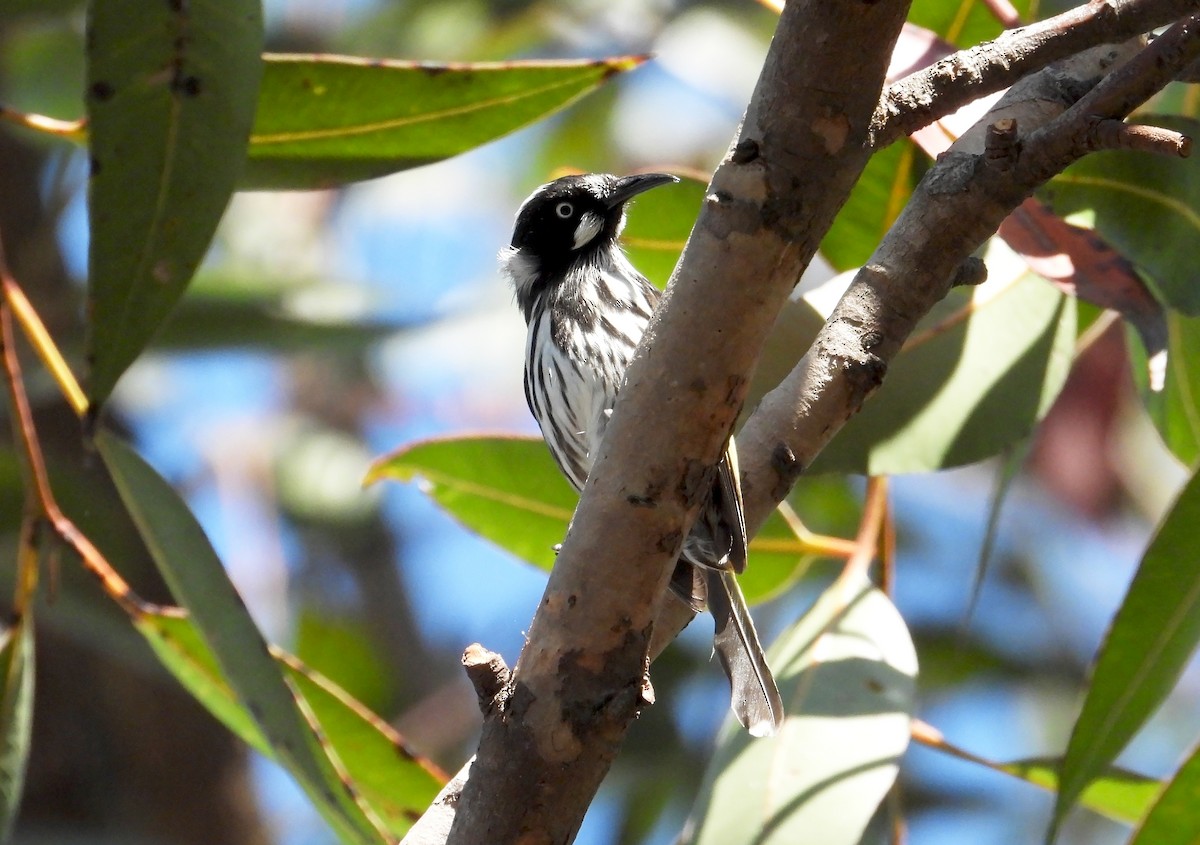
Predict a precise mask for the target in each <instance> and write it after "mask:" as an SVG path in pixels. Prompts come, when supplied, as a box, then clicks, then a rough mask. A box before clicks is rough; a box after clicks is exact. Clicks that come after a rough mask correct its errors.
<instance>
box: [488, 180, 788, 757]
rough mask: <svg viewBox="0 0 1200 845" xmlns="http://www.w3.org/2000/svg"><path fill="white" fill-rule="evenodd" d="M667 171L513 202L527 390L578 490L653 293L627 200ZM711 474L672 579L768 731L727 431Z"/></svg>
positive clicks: (772, 713) (774, 695)
mask: <svg viewBox="0 0 1200 845" xmlns="http://www.w3.org/2000/svg"><path fill="white" fill-rule="evenodd" d="M675 181H678V180H677V179H676V178H675V177H674V176H670V175H667V174H663V173H649V174H642V175H636V176H626V177H623V178H618V177H616V176H609V175H606V174H590V175H585V176H566V177H563V178H561V179H557V180H555V181H553V182H550V183H548V184H546V185H543V186H542V187H540V188H538V189H537V190H536V191H534V192H533V194H531V195H530V196H529V198H528V199H526V200H525V202H524V203H523V204H522V205H521V207H520V209H519V210H518V212H517V220H516V226H515V228H514V230H513V238H512V243H511V245H510V246H508V247H507V248H506V249H504V250H503V251H501V253H500V265H501V268H502V269H503V271H504V273H505V275H507V276H508V278H509V280H510V281H511V283H512V285H513V288H514V290H515V291H516V299H517V304H518V305H519V306H520V308H521V311H522V313H523V314H524V315H525V322H526V325H527V326H528V336H527V340H526V346H525V399H526V401H527V402H528V404H529V409H530V411H531V412H532V413H533V416H534V417H535V418H536V419H537V421H538V425H539V426H541V429H542V435H543V436H544V438H545V440H546V444H547V445H548V446H549V448H550V451H551V453H552V454H553V455H554V459H555V460H556V461H557V462H558V466H559V468H560V469H561V470H562V472H563V474H564V475H565V476H566V477H567V479H568V480H569V481H570V482H571V484H572V485H573V486H574V487H575V489H576V490H582V489H583V484H584V481H586V479H587V476H588V473H589V472H590V471H591V468H592V463H593V461H594V460H595V456H596V455H597V454H598V453H599V449H600V442H601V440H602V438H603V437H604V431H605V428H606V427H607V425H608V420H609V416H610V415H611V414H612V408H613V404H614V403H615V401H616V396H617V392H618V390H620V388H621V385H622V383H623V381H624V378H625V368H626V367H627V366H628V365H629V361H630V359H631V358H632V357H633V352H634V349H635V348H636V347H637V344H638V341H639V340H640V339H641V336H642V333H643V332H644V331H645V329H646V325H647V323H648V322H649V320H650V315H651V313H652V312H653V311H654V308H655V306H656V305H657V304H658V300H659V297H660V294H659V292H658V290H657V289H656V288H655V287H654V286H653V285H651V284H650V283H649V282H648V281H646V279H645V277H644V276H642V274H641V273H639V272H638V271H637V270H636V269H634V267H633V265H632V264H630V263H629V259H628V258H626V257H625V254H624V252H622V250H621V247H620V245H619V243H618V241H617V239H618V237H619V235H620V233H621V229H622V228H623V227H624V225H625V204H626V203H627V202H628V201H629V200H630V199H631V198H632V197H634V196H636V195H637V194H639V193H641V192H643V191H646V190H649V189H650V188H653V187H656V186H658V185H663V184H667V183H669V182H675ZM717 475H718V479H717V482H716V483H714V485H713V489H712V492H711V494H710V496H709V500H708V502H707V503H706V505H705V506H704V508H702V509H701V512H700V515H699V516H698V517H697V519H696V523H695V525H694V527H693V529H692V532H691V534H689V536H688V537H687V539H686V540H685V542H684V546H683V550H682V553H681V555H680V561H679V563H678V564H677V565H676V570H675V573H674V575H673V577H672V580H671V586H672V591H673V593H674V594H675V595H676V596H678V597H679V598H681V599H682V600H683V601H685V602H687V603H689V604H690V605H691V606H692V607H693V608H694V609H695V610H702V609H704V608H705V606H707V607H708V609H709V610H710V611H711V612H712V614H713V618H714V620H715V624H716V630H715V634H714V637H713V644H714V648H715V650H716V652H717V655H718V657H719V658H720V660H721V664H722V665H723V667H724V668H725V672H726V674H727V675H728V676H729V680H730V686H731V688H732V704H731V706H732V708H733V711H734V714H735V715H736V716H737V717H738V720H739V721H740V722H741V723H742V724H743V725H745V726H746V727H747V728H748V729H749V731H750V732H751V733H752V734H754V735H756V736H764V735H769V734H772V733H774V732H775V729H776V728H777V727H778V726H779V724H780V723H781V722H782V719H783V705H782V702H781V701H780V697H779V691H778V690H777V688H776V686H775V680H774V678H773V677H772V675H771V671H770V668H769V667H768V666H767V662H766V658H765V657H764V655H763V651H762V646H761V645H760V644H759V641H758V635H757V633H756V632H755V630H754V623H753V621H752V620H751V618H750V613H749V611H748V609H747V607H746V601H745V599H744V598H743V596H742V592H741V589H740V588H739V587H738V584H737V580H736V578H735V577H734V576H735V573H739V572H741V571H742V570H743V569H744V568H745V565H746V527H745V520H744V517H743V513H742V499H741V489H740V486H739V482H738V474H737V463H736V452H735V450H734V445H733V441H732V440H731V441H730V442H729V445H728V447H727V450H726V454H725V456H724V457H723V459H722V460H721V463H720V464H719V466H718V474H717Z"/></svg>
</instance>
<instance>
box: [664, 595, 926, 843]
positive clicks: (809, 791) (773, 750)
mask: <svg viewBox="0 0 1200 845" xmlns="http://www.w3.org/2000/svg"><path fill="white" fill-rule="evenodd" d="M769 659H770V662H771V665H772V666H773V667H774V669H775V674H776V677H777V679H778V680H779V682H780V691H781V693H782V695H783V701H784V709H785V711H786V713H787V718H786V720H785V721H784V724H783V726H782V727H781V728H780V730H779V733H778V734H777V735H776V736H774V737H770V738H767V739H754V738H752V737H750V736H749V735H748V734H747V733H746V732H745V731H744V730H742V729H740V728H738V727H737V726H736V725H734V724H732V723H731V722H728V723H727V724H726V726H725V728H724V729H723V731H722V734H721V738H720V740H719V741H718V747H717V751H716V754H715V755H714V757H713V761H712V763H711V764H710V766H709V774H708V776H707V778H706V785H705V788H704V790H703V791H702V792H701V794H700V797H699V798H698V799H697V803H696V807H695V809H694V810H693V813H692V823H691V824H690V825H689V827H691V826H693V825H694V834H693V835H692V837H691V838H690V839H688V840H686V841H688V842H690V843H694V845H740V843H754V845H783V843H795V842H810V841H815V840H814V838H813V836H814V831H820V836H819V839H820V842H821V843H822V845H858V843H859V841H860V838H861V837H862V835H863V832H864V831H865V830H866V829H867V825H868V823H869V822H870V821H871V817H872V816H873V815H874V814H875V811H876V809H877V808H878V806H879V803H880V801H881V800H882V799H883V797H884V796H885V795H886V794H887V792H888V790H889V789H891V786H892V783H893V782H894V781H895V778H896V773H897V771H898V769H899V762H900V756H901V755H902V754H903V753H904V750H905V748H907V746H908V739H909V722H910V720H911V717H912V711H913V707H914V696H915V693H916V674H917V658H916V653H915V652H914V650H913V645H912V640H911V638H910V637H909V634H908V629H907V628H906V626H905V625H904V621H903V620H902V619H901V618H900V615H899V613H897V612H896V609H895V607H894V606H893V605H892V603H891V602H890V601H889V600H888V598H887V597H886V596H885V595H884V594H883V593H882V592H880V591H879V590H877V589H876V588H874V587H873V586H871V585H870V584H869V583H867V582H866V581H865V580H860V579H856V578H853V577H851V578H844V579H839V580H838V581H837V582H835V583H834V584H833V585H832V586H831V587H830V588H829V589H828V590H827V591H826V592H825V593H824V594H823V595H822V596H821V598H820V599H819V600H818V601H817V603H816V605H814V606H813V608H812V609H811V610H810V611H809V612H808V613H807V614H805V616H804V617H803V618H802V619H801V620H800V622H799V623H797V625H796V626H795V627H794V628H792V629H791V630H790V631H787V632H785V633H784V634H783V635H782V636H781V637H780V638H779V641H778V642H776V644H775V645H774V646H773V647H772V648H771V651H770V655H769Z"/></svg>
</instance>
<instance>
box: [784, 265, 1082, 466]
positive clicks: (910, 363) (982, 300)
mask: <svg viewBox="0 0 1200 845" xmlns="http://www.w3.org/2000/svg"><path fill="white" fill-rule="evenodd" d="M1014 261H1015V259H1014V258H1013V256H1012V255H1011V253H1008V252H1007V250H1005V249H1003V247H1002V246H1001V245H996V244H993V246H992V247H991V249H990V251H989V259H988V263H989V271H990V273H991V274H992V277H991V279H990V280H989V281H988V282H987V283H985V284H983V285H980V286H978V287H975V288H972V289H969V290H954V291H951V293H950V295H949V296H947V297H946V298H945V299H944V300H943V301H942V302H941V303H939V304H938V305H937V306H936V307H935V308H934V309H933V311H932V312H931V313H930V314H929V315H928V316H927V317H926V318H925V319H924V320H923V321H922V322H921V323H920V324H919V325H918V327H917V329H916V331H915V332H914V333H913V335H912V337H911V338H909V341H908V343H907V344H906V345H905V347H904V349H903V350H902V351H901V352H900V354H899V355H898V356H897V357H896V358H895V359H894V360H893V361H892V362H891V364H890V365H889V367H888V373H887V377H886V378H885V379H884V383H883V386H882V387H881V388H880V389H879V391H878V392H877V393H875V394H874V395H872V396H871V397H870V398H869V399H868V400H867V402H866V404H865V405H864V406H863V409H862V411H860V412H859V413H858V414H857V415H856V416H855V417H853V418H851V420H850V422H849V423H847V424H846V426H845V427H844V428H843V429H842V431H841V432H839V434H838V435H837V437H835V438H834V439H833V441H832V442H831V443H830V444H829V446H827V447H826V448H825V450H824V451H823V452H821V454H820V455H819V456H818V457H817V459H816V461H814V463H813V466H812V468H811V471H812V472H857V473H867V474H870V475H894V474H899V473H909V472H928V471H931V470H936V469H942V468H945V467H950V466H958V465H961V464H966V463H971V462H973V461H978V460H981V459H983V458H986V457H990V456H992V455H995V454H997V453H999V452H1000V451H1001V450H1002V449H1004V448H1005V447H1006V446H1008V445H1009V444H1011V443H1013V442H1014V441H1016V440H1018V439H1020V438H1022V437H1024V436H1025V435H1027V434H1028V433H1029V431H1030V430H1031V429H1032V427H1033V425H1034V423H1035V422H1036V421H1037V420H1038V419H1040V418H1041V416H1042V415H1044V414H1045V413H1046V411H1047V410H1048V409H1049V407H1050V404H1051V402H1052V401H1053V400H1054V397H1055V396H1057V395H1058V391H1059V390H1060V389H1061V388H1062V384H1063V382H1064V381H1065V379H1066V375H1067V371H1068V369H1069V367H1070V363H1071V355H1072V353H1073V349H1074V342H1075V309H1074V301H1073V300H1071V299H1069V298H1067V297H1064V296H1063V295H1062V294H1061V293H1060V292H1058V291H1057V290H1055V289H1054V288H1053V287H1052V286H1050V285H1049V284H1047V283H1045V282H1044V281H1042V280H1040V279H1038V278H1036V277H1034V276H1032V275H1029V274H1026V275H1020V273H1021V268H1020V265H1019V264H1016V265H1015V266H1014ZM836 282H837V280H835V282H834V283H830V288H833V285H834V284H835V283H836ZM837 290H838V289H836V288H833V289H827V290H818V291H814V292H813V293H812V294H810V295H809V296H808V297H806V299H808V300H809V301H810V302H814V303H819V306H818V308H817V310H818V311H819V312H821V313H827V312H828V310H829V309H830V308H832V304H833V301H834V295H833V294H835V293H836V292H837ZM803 346H804V344H801V343H799V342H796V343H793V344H792V345H791V348H792V349H796V350H800V352H802V351H803V349H802V347H803ZM796 357H797V358H798V357H799V355H798V354H797V356H796ZM790 363H794V359H792V360H791V361H784V362H782V365H781V364H779V363H776V364H774V365H773V366H774V367H775V368H776V369H779V370H782V369H785V368H786V367H788V366H790Z"/></svg>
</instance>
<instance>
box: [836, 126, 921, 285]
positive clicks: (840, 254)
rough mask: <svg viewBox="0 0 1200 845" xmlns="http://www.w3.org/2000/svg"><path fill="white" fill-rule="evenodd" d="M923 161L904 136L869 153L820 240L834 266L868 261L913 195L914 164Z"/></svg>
mask: <svg viewBox="0 0 1200 845" xmlns="http://www.w3.org/2000/svg"><path fill="white" fill-rule="evenodd" d="M919 159H920V160H919ZM923 162H924V159H923V156H922V157H919V156H918V150H917V146H916V144H914V143H913V142H912V141H910V140H908V139H907V138H905V139H902V140H900V141H898V142H897V143H895V144H892V145H891V146H889V147H885V148H884V149H882V150H880V151H879V152H877V153H875V155H873V156H871V160H870V161H869V162H867V166H866V169H864V170H863V173H862V176H860V177H859V180H858V182H856V183H855V185H854V188H853V190H851V191H850V196H849V198H848V199H847V200H846V204H845V205H843V206H842V210H841V211H839V212H838V215H837V217H836V218H834V221H833V225H832V226H831V227H830V228H829V231H828V232H827V233H826V235H825V238H824V239H823V240H822V241H821V255H823V256H824V257H825V259H826V260H827V261H828V262H829V263H830V264H832V265H833V267H834V269H835V270H838V271H839V272H842V271H846V270H850V269H852V268H854V267H861V266H862V265H863V264H866V263H867V260H868V259H869V258H870V257H871V254H872V253H873V252H874V251H875V248H876V247H877V246H879V242H880V241H881V240H883V236H884V235H885V234H887V231H888V229H890V228H891V227H892V223H894V222H895V221H896V217H897V216H898V215H899V214H900V211H901V209H903V208H904V204H905V203H906V202H908V198H909V197H910V196H912V192H913V188H914V187H915V186H916V184H917V179H918V178H919V177H920V173H918V172H917V165H918V163H920V164H922V165H923Z"/></svg>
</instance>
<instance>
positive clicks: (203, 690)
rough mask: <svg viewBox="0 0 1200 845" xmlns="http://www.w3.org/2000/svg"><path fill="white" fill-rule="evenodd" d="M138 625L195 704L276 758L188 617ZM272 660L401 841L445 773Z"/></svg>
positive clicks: (166, 616) (387, 729) (307, 675)
mask: <svg viewBox="0 0 1200 845" xmlns="http://www.w3.org/2000/svg"><path fill="white" fill-rule="evenodd" d="M135 624H136V626H137V628H138V630H139V631H140V632H141V633H142V635H143V636H144V637H146V639H147V641H148V642H149V643H150V645H151V647H152V648H153V649H154V652H155V654H157V655H158V657H159V659H160V660H161V661H162V663H163V665H165V666H166V667H167V668H168V669H170V670H171V672H172V674H174V675H175V677H176V678H177V679H178V680H179V682H180V683H182V684H183V686H184V687H185V688H186V689H187V690H188V692H190V693H191V694H192V695H193V696H195V698H196V700H197V701H199V702H200V703H201V704H203V705H204V706H205V707H207V708H208V710H209V712H211V713H212V714H213V715H214V716H216V717H217V718H218V719H220V720H221V722H222V723H223V724H224V725H225V726H226V727H228V728H229V729H230V730H231V731H233V732H234V733H235V734H237V735H238V736H239V737H240V738H241V739H242V740H243V741H244V742H246V743H247V744H248V745H250V746H252V747H253V748H255V749H257V750H258V751H260V752H262V753H263V754H265V755H267V756H268V757H272V758H275V759H279V758H278V754H277V752H276V750H275V749H274V748H273V747H272V746H271V745H270V743H268V742H267V740H266V738H265V737H264V736H263V733H262V731H260V730H259V728H258V726H257V725H256V724H255V721H254V718H253V717H252V716H251V715H250V713H249V712H248V711H247V710H246V708H245V707H243V706H242V704H241V702H240V701H239V700H238V698H237V695H236V694H235V693H234V691H233V689H232V688H231V687H230V685H229V683H228V681H227V680H226V679H225V676H224V675H223V674H222V672H221V669H220V666H219V665H218V664H217V660H216V657H215V656H214V655H213V653H212V651H211V650H210V649H209V648H208V646H207V645H206V644H205V642H204V638H203V636H202V635H201V634H200V632H199V630H197V628H196V626H195V625H193V624H192V622H191V620H190V619H189V618H188V617H187V616H186V615H185V614H183V613H177V612H172V611H170V610H163V611H161V612H157V613H146V614H144V615H143V616H141V617H139V618H138V619H136V620H135ZM272 655H273V656H274V658H275V660H276V662H277V664H278V669H279V670H280V671H282V672H284V674H286V675H287V677H288V679H289V680H290V681H291V682H292V684H293V686H294V688H295V690H296V693H297V695H299V696H301V697H302V698H303V699H304V702H305V705H306V706H307V707H308V708H309V709H310V710H311V711H312V714H313V716H314V718H315V719H316V722H317V724H319V725H320V728H321V734H322V736H323V737H324V740H325V741H326V742H327V743H328V744H329V746H330V747H331V748H333V749H334V751H335V752H336V753H337V756H338V759H339V760H341V762H342V763H343V764H344V765H345V767H346V774H347V776H348V777H349V779H350V782H351V783H353V784H354V787H355V789H356V790H358V792H359V794H360V795H361V797H362V799H363V800H364V801H365V802H366V803H367V805H368V806H370V807H371V809H372V810H373V811H374V812H375V813H376V814H377V815H378V816H379V817H380V818H381V819H382V820H383V821H384V823H385V825H386V829H387V832H388V833H389V834H391V835H393V836H396V837H400V836H403V835H404V834H405V833H406V832H407V831H408V828H409V827H410V826H411V825H412V822H413V821H414V820H415V819H416V818H417V817H418V816H419V815H420V814H421V812H422V811H423V810H424V809H425V807H427V806H428V805H429V802H430V801H432V800H433V798H434V796H435V795H436V794H437V791H438V789H439V788H440V784H441V782H442V781H444V779H445V778H444V776H443V775H442V774H441V773H440V772H438V771H437V770H436V768H435V767H433V766H432V765H431V764H430V763H428V761H425V760H423V759H421V758H419V757H417V756H416V755H415V754H413V753H412V752H411V751H410V750H409V749H408V748H407V747H406V746H405V744H404V742H403V740H402V739H401V737H400V736H399V734H397V733H396V731H395V730H394V729H393V728H392V727H391V726H390V725H388V724H387V723H386V722H384V721H383V720H382V719H380V718H379V717H378V716H376V715H375V714H374V713H372V712H370V711H369V710H367V709H366V708H365V707H363V706H362V705H361V704H359V703H358V702H357V701H355V700H354V699H353V698H351V697H350V696H349V695H348V694H347V693H346V692H345V691H344V690H342V689H341V688H339V687H338V686H337V685H336V684H334V683H333V682H332V681H330V680H328V679H327V678H325V677H324V676H322V675H320V674H319V673H317V672H314V671H313V670H311V669H309V668H308V667H306V666H305V665H304V664H303V663H301V662H300V661H299V660H297V659H296V658H295V657H293V656H291V655H289V654H286V653H284V652H281V651H279V650H277V649H272Z"/></svg>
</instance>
